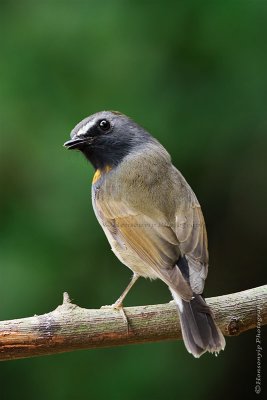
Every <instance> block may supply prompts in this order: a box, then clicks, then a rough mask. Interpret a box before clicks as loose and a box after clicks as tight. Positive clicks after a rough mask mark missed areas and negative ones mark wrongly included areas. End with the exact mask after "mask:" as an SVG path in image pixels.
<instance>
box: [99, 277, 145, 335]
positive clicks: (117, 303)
mask: <svg viewBox="0 0 267 400" xmlns="http://www.w3.org/2000/svg"><path fill="white" fill-rule="evenodd" d="M138 278H139V275H137V274H133V276H132V279H131V281H130V283H129V285H128V286H127V287H126V289H125V290H124V291H123V293H122V294H121V296H120V297H119V298H118V300H117V301H115V303H114V304H112V305H111V306H102V307H101V308H113V309H115V310H118V311H120V313H121V316H122V318H123V319H124V321H125V323H126V324H127V333H129V321H128V318H127V316H126V314H125V311H124V308H123V304H122V303H123V300H124V299H125V297H126V296H127V294H128V292H129V291H130V290H131V288H132V287H133V285H134V284H135V282H136V281H137V279H138Z"/></svg>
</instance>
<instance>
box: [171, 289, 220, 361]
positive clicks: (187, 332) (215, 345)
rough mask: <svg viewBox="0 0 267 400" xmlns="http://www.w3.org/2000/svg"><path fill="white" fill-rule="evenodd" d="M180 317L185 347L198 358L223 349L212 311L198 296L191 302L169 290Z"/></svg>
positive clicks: (195, 295)
mask: <svg viewBox="0 0 267 400" xmlns="http://www.w3.org/2000/svg"><path fill="white" fill-rule="evenodd" d="M171 292H172V295H173V298H174V301H175V303H176V304H177V308H178V311H179V316H180V323H181V329H182V335H183V339H184V344H185V347H186V348H187V350H188V352H189V353H191V354H193V356H194V357H196V358H198V357H200V356H201V355H202V354H203V353H205V352H206V351H209V352H211V353H215V354H217V353H219V351H220V350H223V349H224V347H225V339H224V336H223V334H222V333H221V331H220V329H219V328H218V327H217V325H216V324H215V322H214V319H213V315H212V311H211V309H210V308H209V306H208V305H207V303H206V302H205V300H204V298H203V297H202V296H201V295H200V294H195V293H194V297H193V299H192V300H190V301H185V300H183V299H181V298H180V297H179V296H178V295H177V294H176V293H175V292H174V291H173V290H171Z"/></svg>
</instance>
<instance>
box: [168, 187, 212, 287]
mask: <svg viewBox="0 0 267 400" xmlns="http://www.w3.org/2000/svg"><path fill="white" fill-rule="evenodd" d="M184 193H185V195H184V201H183V202H182V203H181V205H180V206H178V207H177V211H176V217H175V224H176V227H175V232H176V236H177V239H178V241H179V247H180V250H181V255H182V256H185V258H186V260H187V264H188V269H189V271H188V273H189V282H190V286H191V288H192V289H193V291H194V292H195V293H198V294H199V293H202V292H203V289H204V282H205V279H206V277H207V273H208V262H209V256H208V239H207V232H206V227H205V221H204V217H203V214H202V211H201V207H200V205H199V203H198V200H197V198H196V196H195V194H194V192H193V191H192V189H191V188H190V186H189V185H188V184H187V183H186V182H185V181H184Z"/></svg>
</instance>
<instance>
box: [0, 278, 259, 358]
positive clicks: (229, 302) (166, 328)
mask: <svg viewBox="0 0 267 400" xmlns="http://www.w3.org/2000/svg"><path fill="white" fill-rule="evenodd" d="M207 303H208V304H209V305H210V306H211V308H212V310H213V312H214V315H215V319H216V322H217V323H218V325H219V326H220V328H221V330H222V332H223V334H224V335H226V336H232V335H238V334H239V333H242V332H244V331H247V330H249V329H253V328H257V329H260V326H263V325H267V285H265V286H260V287H257V288H254V289H249V290H245V291H243V292H239V293H233V294H229V295H225V296H219V297H212V298H209V299H207ZM125 312H126V315H127V318H128V320H129V324H130V329H129V332H127V327H126V325H125V321H124V320H123V318H122V316H121V314H120V312H117V311H114V310H111V309H105V308H104V309H98V310H88V309H85V308H80V307H78V306H77V305H75V304H72V303H71V302H70V299H69V296H68V294H67V293H64V299H63V304H62V305H60V306H58V307H57V308H56V309H55V310H54V311H52V312H50V313H48V314H44V315H35V316H34V317H29V318H22V319H15V320H10V321H2V322H0V360H12V359H17V358H25V357H33V356H41V355H48V354H56V353H62V352H67V351H73V350H79V349H91V348H96V347H97V348H98V347H111V346H118V345H126V344H131V343H145V342H156V341H162V340H173V339H181V330H180V325H179V319H178V314H177V311H176V307H175V305H174V303H173V302H171V303H168V304H157V305H150V306H141V307H127V308H125Z"/></svg>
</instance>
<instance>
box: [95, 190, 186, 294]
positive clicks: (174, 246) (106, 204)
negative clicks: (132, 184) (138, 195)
mask: <svg viewBox="0 0 267 400" xmlns="http://www.w3.org/2000/svg"><path fill="white" fill-rule="evenodd" d="M101 197H102V196H97V195H96V196H95V198H94V209H95V212H96V214H97V217H98V219H99V222H100V224H101V225H102V227H103V229H104V231H105V233H106V235H107V238H108V239H109V242H110V243H111V245H112V247H113V250H114V251H115V249H116V251H115V253H116V254H117V253H120V247H121V252H123V251H126V252H127V254H136V255H137V256H138V258H139V259H140V260H141V264H143V265H144V267H145V269H146V272H145V273H144V276H147V277H151V278H156V277H157V278H159V279H161V280H162V281H164V282H165V283H166V284H167V285H168V286H169V287H170V288H172V289H173V290H175V291H177V292H178V293H179V295H180V296H181V297H182V298H183V299H184V300H190V299H191V298H192V290H191V288H190V286H189V284H188V282H187V281H186V279H185V278H184V276H183V274H182V272H181V271H180V269H179V268H178V267H177V266H176V265H175V263H176V261H177V260H178V258H179V257H180V250H179V243H178V240H177V237H176V234H175V232H174V230H173V229H172V228H171V227H170V226H169V225H168V224H167V223H166V221H165V220H164V218H160V217H159V218H158V219H157V218H154V217H153V218H151V217H149V216H148V215H145V214H144V213H140V212H138V211H137V210H136V209H134V208H133V207H132V206H131V205H130V204H129V203H128V202H127V201H125V199H116V200H113V199H112V197H109V200H108V201H103V199H102V198H101ZM119 258H120V257H119ZM120 259H121V258H120ZM126 265H127V264H126ZM128 267H130V268H131V265H129V263H128ZM132 269H133V270H134V265H133V268H132Z"/></svg>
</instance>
